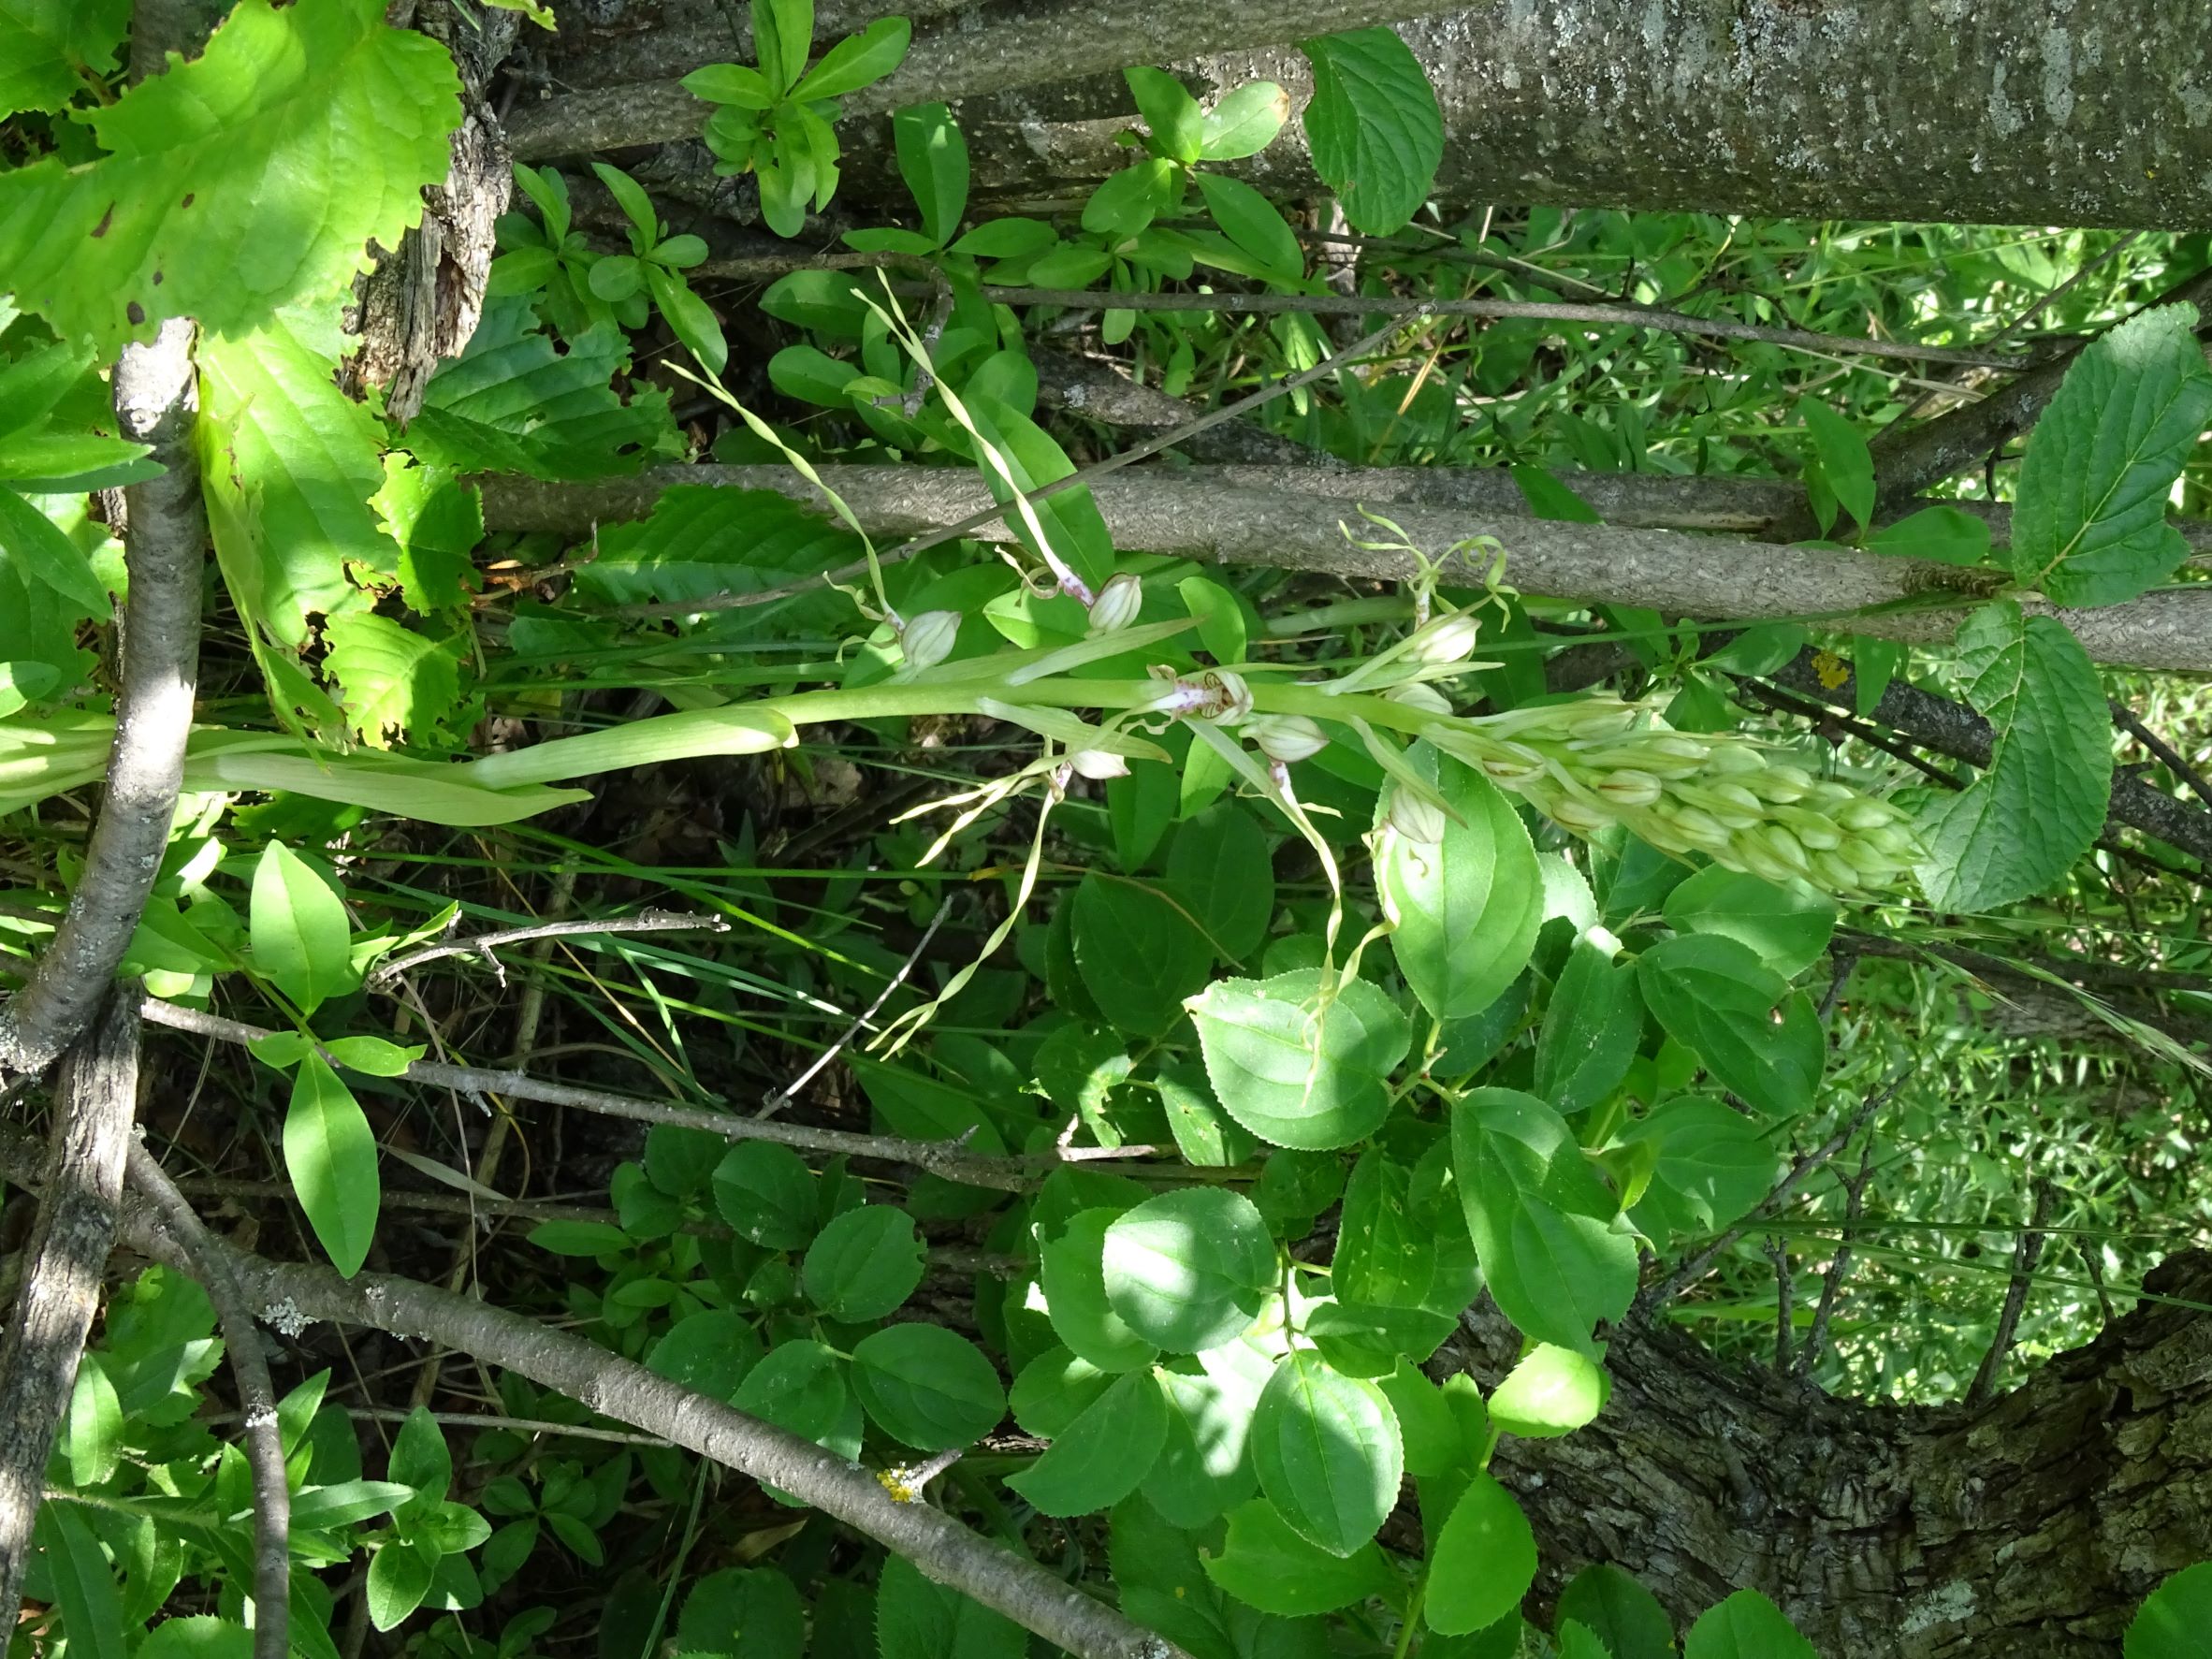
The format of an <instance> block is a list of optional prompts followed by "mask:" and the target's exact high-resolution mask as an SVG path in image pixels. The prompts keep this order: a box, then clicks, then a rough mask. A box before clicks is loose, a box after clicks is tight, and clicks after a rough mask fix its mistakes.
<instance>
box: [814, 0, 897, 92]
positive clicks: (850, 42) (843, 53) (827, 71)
mask: <svg viewBox="0 0 2212 1659" xmlns="http://www.w3.org/2000/svg"><path fill="white" fill-rule="evenodd" d="M913 35H914V26H913V24H911V23H910V22H907V20H906V19H905V18H903V17H880V18H878V19H877V20H876V21H875V22H872V23H870V24H869V25H868V26H867V27H866V28H865V29H863V30H862V31H861V32H860V33H859V34H857V35H848V36H845V38H844V39H842V40H840V41H838V42H837V45H835V46H833V47H831V48H830V49H829V51H825V52H823V53H822V62H820V63H819V64H816V65H814V67H813V68H811V69H809V70H808V71H807V74H806V76H805V78H804V79H802V80H800V82H799V83H798V85H796V86H794V87H793V88H792V90H791V97H792V101H793V103H800V104H805V103H814V102H818V101H819V100H821V99H822V98H837V97H842V96H844V95H846V94H847V93H854V92H858V91H859V90H860V89H861V88H862V87H864V86H872V85H874V84H875V83H876V82H877V81H879V80H882V79H883V77H884V76H886V75H888V74H890V73H891V71H892V70H894V69H895V68H897V67H898V65H899V64H900V62H901V61H902V60H904V58H905V57H906V55H907V46H908V43H909V42H910V40H912V38H913Z"/></svg>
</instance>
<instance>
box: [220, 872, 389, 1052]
mask: <svg viewBox="0 0 2212 1659" xmlns="http://www.w3.org/2000/svg"><path fill="white" fill-rule="evenodd" d="M247 926H248V933H249V937H250V938H251V939H252V941H253V947H254V969H255V972H256V973H259V974H260V975H262V976H263V977H264V978H266V979H267V980H269V982H270V983H272V984H274V985H275V986H276V988H277V989H278V990H280V991H282V992H283V993H284V995H285V996H286V997H290V998H291V999H292V1001H293V1002H294V1003H295V1004H297V1005H298V1008H299V1010H300V1011H301V1012H303V1013H312V1012H313V1011H314V1010H315V1009H317V1008H319V1007H321V1006H322V1004H323V1003H325V1002H326V1001H327V1000H328V999H329V998H331V997H342V996H344V995H345V994H346V993H347V992H349V991H351V990H352V989H353V988H354V987H355V986H356V985H357V984H359V983H360V979H361V976H360V975H359V974H357V973H356V972H355V971H354V965H353V925H352V924H351V923H349V922H348V921H347V920H346V915H345V901H344V900H343V899H342V898H340V897H339V895H338V893H337V890H336V889H335V888H333V887H332V886H331V885H330V883H329V882H328V881H327V880H325V879H324V877H323V875H322V873H321V872H320V871H319V870H317V869H315V868H314V867H313V866H311V865H309V864H308V863H307V862H306V860H304V859H302V858H301V857H300V856H299V855H298V853H297V852H295V851H292V850H291V849H290V848H289V847H287V846H285V845H284V843H283V842H282V841H271V842H269V845H268V846H267V847H265V848H264V849H262V852H261V858H260V860H259V862H258V863H257V864H255V866H254V898H253V905H252V909H251V910H250V911H249V921H248V924H247ZM326 1070H327V1068H326Z"/></svg>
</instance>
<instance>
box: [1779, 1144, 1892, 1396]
mask: <svg viewBox="0 0 2212 1659" xmlns="http://www.w3.org/2000/svg"><path fill="white" fill-rule="evenodd" d="M1873 1168H1874V1142H1873V1138H1872V1137H1871V1136H1869V1137H1868V1139H1867V1143H1866V1145H1865V1147H1864V1148H1863V1149H1861V1151H1860V1152H1859V1155H1858V1173H1857V1174H1856V1175H1854V1176H1853V1177H1852V1178H1851V1179H1850V1180H1848V1181H1846V1182H1844V1183H1843V1190H1844V1191H1845V1192H1846V1193H1847V1194H1848V1195H1849V1197H1848V1199H1847V1201H1845V1203H1844V1206H1843V1236H1842V1238H1841V1240H1840V1241H1839V1242H1838V1243H1837V1245H1836V1254H1835V1255H1834V1257H1832V1258H1831V1259H1829V1261H1828V1271H1827V1273H1826V1276H1825V1277H1824V1278H1823V1279H1822V1280H1821V1286H1820V1305H1819V1306H1818V1307H1816V1308H1815V1309H1813V1311H1812V1330H1811V1331H1810V1332H1807V1333H1806V1336H1805V1349H1804V1352H1802V1353H1801V1354H1799V1355H1798V1356H1797V1375H1799V1376H1811V1375H1812V1368H1813V1367H1814V1366H1815V1365H1818V1364H1819V1363H1820V1356H1821V1351H1822V1350H1823V1349H1824V1348H1826V1346H1828V1320H1829V1319H1830V1318H1831V1317H1834V1315H1835V1312H1836V1299H1837V1297H1839V1296H1840V1295H1841V1294H1842V1291H1843V1279H1844V1276H1845V1275H1846V1274H1847V1273H1850V1272H1851V1244H1852V1229H1853V1228H1854V1227H1855V1226H1856V1225H1857V1224H1858V1218H1859V1215H1860V1212H1861V1210H1862V1209H1863V1207H1864V1205H1865V1201H1866V1196H1867V1177H1868V1176H1869V1175H1870V1174H1871V1173H1872V1172H1873Z"/></svg>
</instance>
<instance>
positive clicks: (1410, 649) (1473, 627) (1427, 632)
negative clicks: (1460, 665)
mask: <svg viewBox="0 0 2212 1659" xmlns="http://www.w3.org/2000/svg"><path fill="white" fill-rule="evenodd" d="M1479 631H1480V625H1479V624H1478V623H1477V621H1476V620H1475V618H1473V617H1472V616H1471V615H1469V614H1468V613H1466V612H1464V611H1462V612H1460V613H1459V614H1457V615H1456V616H1449V617H1439V618H1436V619H1435V620H1434V621H1433V622H1431V623H1429V624H1427V625H1426V626H1425V627H1422V628H1420V629H1419V630H1418V631H1416V632H1415V633H1414V635H1413V637H1412V638H1411V639H1409V640H1407V641H1406V642H1405V655H1406V657H1407V658H1408V659H1409V660H1410V661H1412V662H1429V663H1443V662H1465V661H1466V660H1467V659H1468V658H1469V657H1472V656H1473V655H1474V654H1475V636H1476V634H1477V633H1478V632H1479Z"/></svg>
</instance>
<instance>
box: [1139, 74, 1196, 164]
mask: <svg viewBox="0 0 2212 1659" xmlns="http://www.w3.org/2000/svg"><path fill="white" fill-rule="evenodd" d="M1121 77H1122V79H1123V80H1126V81H1128V83H1129V94H1130V95H1131V96H1132V97H1134V98H1135V99H1136V100H1137V112H1138V113H1139V114H1141V115H1142V116H1143V117H1144V124H1145V125H1146V126H1147V127H1149V128H1151V129H1152V149H1153V153H1155V154H1156V155H1161V156H1165V157H1166V158H1167V159H1168V160H1170V161H1179V162H1181V163H1182V164H1183V165H1184V166H1185V167H1188V166H1189V165H1190V164H1191V163H1192V162H1194V161H1196V160H1198V159H1199V155H1200V153H1201V149H1202V147H1203V143H1204V126H1205V118H1204V117H1203V116H1201V114H1200V113H1199V107H1198V100H1197V99H1196V98H1194V97H1192V96H1191V95H1190V94H1189V93H1187V92H1186V91H1185V90H1184V86H1183V83H1182V82H1181V81H1180V80H1176V79H1175V78H1174V77H1173V76H1172V75H1170V74H1169V73H1168V72H1167V71H1166V70H1164V69H1146V68H1132V69H1124V70H1123V71H1122V72H1121Z"/></svg>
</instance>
